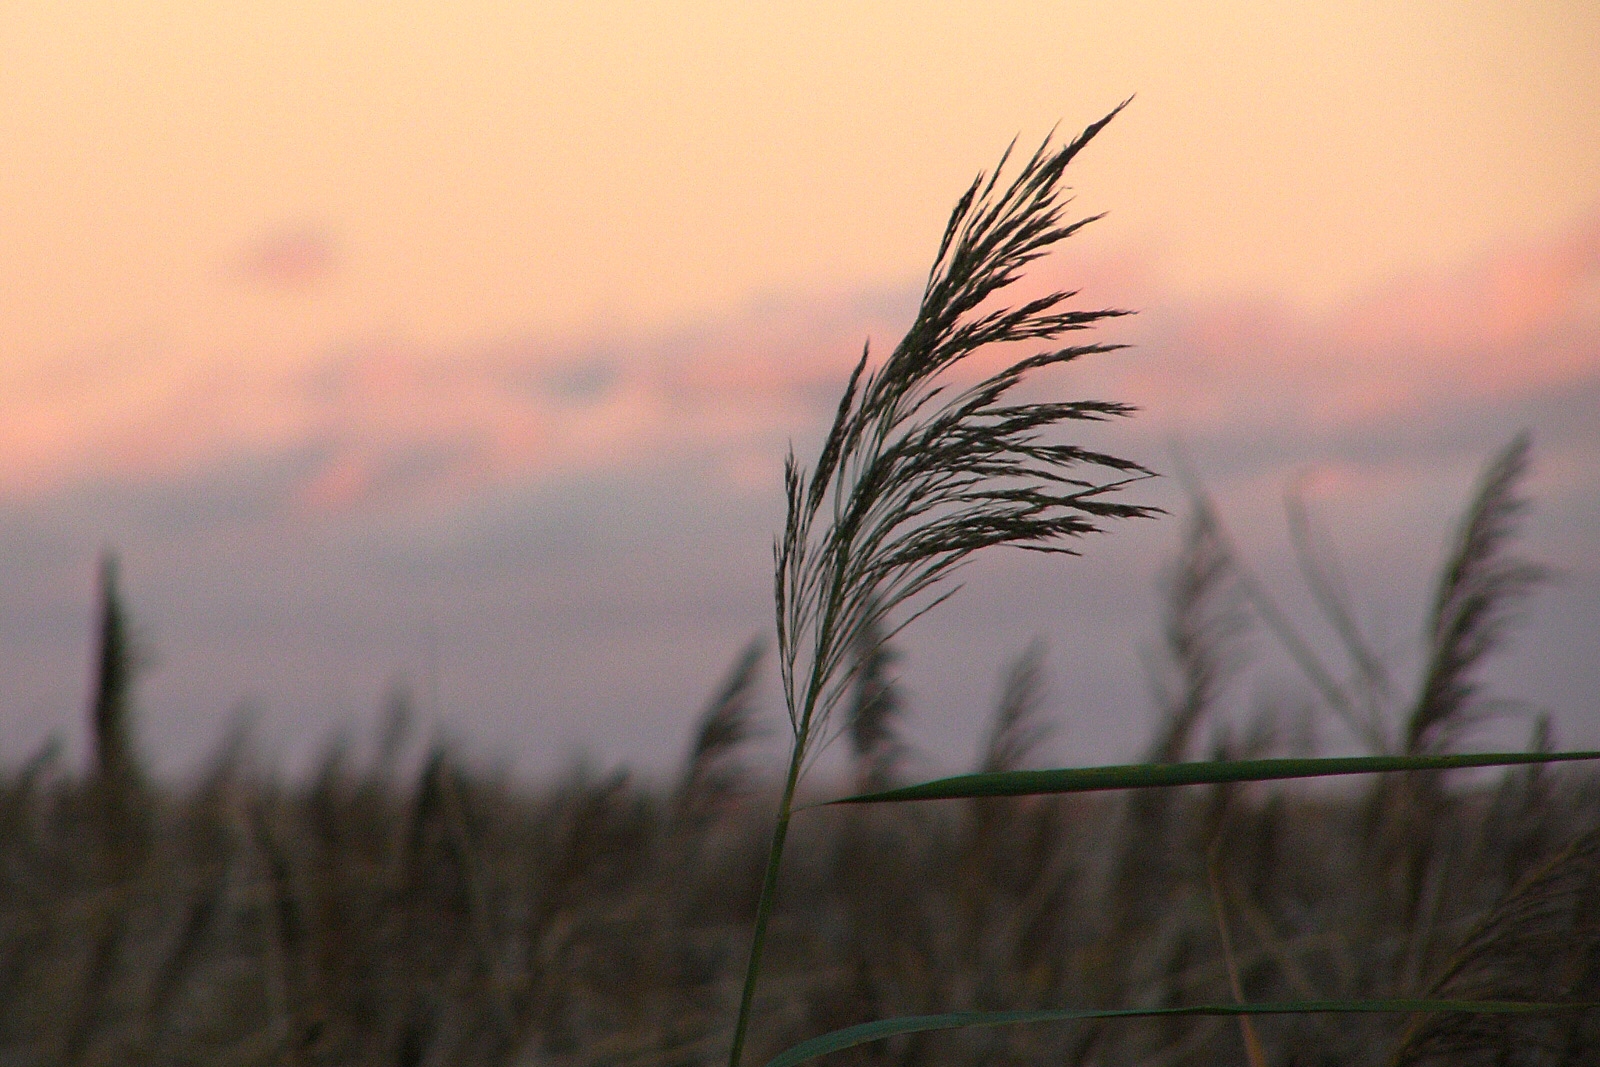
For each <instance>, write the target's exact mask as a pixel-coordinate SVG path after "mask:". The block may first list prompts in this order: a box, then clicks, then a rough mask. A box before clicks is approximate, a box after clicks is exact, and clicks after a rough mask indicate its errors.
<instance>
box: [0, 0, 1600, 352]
mask: <svg viewBox="0 0 1600 1067" xmlns="http://www.w3.org/2000/svg"><path fill="white" fill-rule="evenodd" d="M0 50H3V55H4V63H3V64H0V143H4V144H5V146H6V150H5V162H4V166H3V167H0V203H3V204H4V205H5V209H4V211H3V212H0V227H3V229H0V265H3V266H0V269H3V270H4V276H5V278H6V279H7V282H6V285H5V287H4V294H3V296H0V301H3V303H0V316H3V320H4V323H5V326H6V330H5V333H6V341H5V345H6V360H7V362H16V361H22V362H26V363H32V362H35V361H40V360H44V361H48V360H52V359H56V358H59V357H60V356H61V354H62V353H63V352H72V351H81V350H84V349H95V348H98V347H101V346H105V345H115V344H122V343H128V342H130V341H131V342H135V343H138V344H149V345H155V346H158V347H160V348H161V349H162V350H163V351H166V352H168V353H169V354H170V356H171V358H173V359H185V360H188V359H196V360H204V359H209V358H217V357H224V358H225V357H227V356H229V355H236V354H238V353H240V352H242V351H255V350H258V349H260V350H265V351H273V352H279V353H282V352H305V351H306V350H308V349H310V348H313V347H316V346H318V345H326V344H332V343H338V342H340V341H346V340H349V339H350V338H352V337H360V336H366V335H372V334H386V335H399V336H403V337H405V338H407V339H416V340H423V341H428V342H449V341H458V340H461V339H464V338H471V337H481V336H485V335H491V336H492V335H499V334H502V333H505V332H509V331H517V330H525V329H528V328H544V327H548V326H561V327H575V326H585V325H589V324H592V323H593V322H595V321H596V320H609V319H613V318H616V317H622V318H625V319H628V320H630V321H633V322H640V321H642V322H657V323H659V322H667V321H677V320H679V319H682V318H684V317H685V316H689V317H694V316H699V315H703V314H705V313H707V312H713V311H715V310H717V309H720V308H723V307H725V306H727V305H729V304H730V303H733V302H737V301H739V300H741V299H743V298H745V297H747V296H749V295H750V294H752V293H762V292H770V291H775V290H790V289H801V290H807V291H811V290H817V289H823V290H832V289H835V288H838V287H841V286H856V285H859V284H863V283H867V284H872V283H879V282H882V281H885V280H891V281H899V280H901V279H903V278H905V277H907V276H910V275H914V274H915V273H917V272H919V271H920V270H922V269H923V265H924V261H925V260H926V259H927V256H928V253H929V247H930V241H931V238H932V235H933V234H935V233H936V232H937V229H938V226H939V223H940V221H941V219H942V216H943V213H944V211H945V210H947V206H948V202H949V201H950V199H951V196H952V194H953V191H954V190H957V189H959V188H960V187H961V186H962V185H963V184H964V182H965V181H966V180H967V179H968V178H969V177H970V175H971V174H972V173H973V172H974V171H976V170H977V169H978V168H980V167H983V166H987V165H988V164H989V163H990V162H991V161H992V160H993V158H994V157H995V156H996V155H997V153H998V151H999V149H1000V147H1002V146H1003V144H1004V142H1005V141H1006V140H1007V139H1008V138H1009V137H1010V136H1011V135H1012V134H1014V133H1017V132H1019V131H1020V132H1021V133H1022V134H1023V136H1024V137H1025V138H1026V139H1028V140H1030V141H1031V140H1036V139H1037V138H1038V137H1040V136H1041V135H1042V133H1043V132H1044V131H1045V130H1046V129H1047V128H1048V127H1049V125H1050V124H1052V123H1053V122H1055V121H1056V120H1058V119H1060V120H1063V121H1064V122H1065V123H1066V124H1067V125H1069V126H1074V127H1078V126H1082V125H1084V124H1085V123H1086V122H1088V121H1090V120H1091V119H1093V118H1095V117H1098V115H1099V114H1101V113H1102V112H1104V111H1105V110H1107V109H1109V107H1111V106H1112V105H1113V104H1115V103H1116V102H1117V101H1119V100H1121V99H1122V98H1123V97H1125V96H1127V95H1129V94H1131V93H1138V94H1139V99H1138V103H1137V104H1136V106H1135V107H1133V108H1132V109H1131V110H1130V111H1129V112H1128V113H1127V114H1126V115H1125V116H1124V117H1123V118H1122V119H1121V120H1119V122H1118V124H1117V126H1116V128H1114V129H1113V130H1112V131H1111V135H1110V136H1109V137H1108V138H1107V143H1106V144H1104V145H1102V146H1100V147H1098V148H1097V150H1096V151H1095V152H1094V153H1092V156H1091V158H1087V159H1085V160H1084V162H1083V165H1082V166H1081V167H1080V168H1079V174H1078V186H1079V188H1080V189H1081V190H1082V194H1083V195H1082V201H1081V202H1082V204H1083V205H1084V207H1086V208H1089V209H1093V210H1104V209H1110V210H1112V211H1113V212H1114V213H1115V215H1114V217H1115V223H1114V230H1115V234H1114V235H1111V234H1107V235H1105V236H1103V237H1099V238H1097V239H1101V240H1112V239H1115V240H1117V241H1120V242H1132V243H1135V244H1141V245H1145V246H1149V247H1151V248H1152V249H1153V250H1154V252H1155V253H1156V255H1157V256H1158V258H1159V262H1160V264H1161V266H1162V268H1163V269H1164V270H1165V271H1166V272H1167V273H1168V274H1169V275H1170V278H1171V280H1172V282H1173V283H1174V284H1175V285H1176V286H1177V287H1178V288H1179V289H1180V290H1183V291H1193V292H1197V293H1198V292H1204V293H1216V292H1239V291H1248V292H1263V291H1266V292H1271V293H1276V294H1282V295H1283V296H1285V297H1287V298H1289V299H1292V300H1295V301H1299V302H1311V303H1313V304H1326V303H1327V302H1329V301H1330V300H1332V299H1334V298H1336V297H1337V296H1338V295H1340V294H1343V293H1348V292H1349V291H1351V290H1352V289H1355V288H1360V287H1362V286H1365V285H1368V284H1371V283H1372V282H1373V281H1374V280H1375V279H1378V278H1381V277H1384V276H1386V275H1389V274H1392V273H1394V272H1396V271H1408V270H1415V269H1419V268H1426V267H1429V266H1439V265H1442V264H1446V263H1450V262H1452V261H1454V260H1456V259H1458V258H1460V257H1462V256H1464V255H1467V254H1469V253H1471V252H1473V251H1476V250H1479V249H1481V248H1482V247H1484V246H1485V245H1486V244H1488V243H1490V242H1492V241H1495V240H1497V239H1501V238H1506V237H1518V236H1527V235H1529V234H1534V233H1540V232H1544V231H1548V230H1550V229H1552V228H1555V227H1559V226H1561V225H1564V224H1566V223H1567V222H1569V221H1570V220H1571V219H1572V218H1574V217H1575V216H1578V215H1581V214H1583V213H1584V212H1587V211H1590V210H1592V209H1594V208H1595V207H1596V206H1597V204H1600V177H1597V175H1600V64H1597V63H1595V62H1594V56H1595V55H1597V54H1600V8H1597V7H1596V6H1595V5H1593V4H1592V3H1588V2H1586V0H1571V2H1565V3H1536V2H1519V3H1475V4H1464V3H1456V2H1450V3H1445V2H1439V3H1411V4H1392V3H1348V2H1343V3H1319V4H1314V5H1299V4H1280V3H1269V2H1265V0H1262V2H1238V3H1231V4H1229V3H1222V4H1218V3H1170V2H1163V3H1159V4H1154V3H1116V4H1109V3H1108V4H1098V5H1087V4H1063V3H1060V2H1059V0H1056V2H1049V3H1022V2H1009V3H999V4H990V5H984V6H983V8H982V10H981V12H980V9H979V7H978V6H976V5H970V4H961V3H953V4H943V3H922V4H918V5H915V6H909V5H870V4H869V5H863V4H855V3H850V4H846V3H822V4H814V5H806V6H804V7H803V8H795V7H793V6H784V5H765V4H744V3H722V4H718V3H678V4H626V5H621V4H605V3H593V4H559V5H558V4H530V3H515V4H512V3H483V2H473V0H463V2H460V3H452V4H438V3H417V2H408V0H399V2H395V3H389V4H381V5H380V4H369V3H359V2H352V0H318V2H315V3H311V2H305V0H273V2H271V3H237V4H226V5H216V4H208V3H199V2H196V0H169V2H164V3H163V2H149V0H141V2H139V3H130V2H107V0H85V2H83V3H77V4H59V3H53V2H44V0H11V2H9V3H7V4H6V5H4V10H3V11H0ZM296 241H299V243H300V252H301V253H305V254H304V255H303V256H302V257H301V258H302V259H303V260H304V262H303V263H302V264H301V266H302V267H304V268H305V269H304V270H303V271H302V274H303V275H304V276H303V277H296V276H295V271H296V267H295V263H296V255H297V253H296V251H295V247H294V246H295V242H296ZM274 250H275V251H274ZM275 255H276V261H277V267H276V268H274V267H273V266H272V264H273V262H274V256H275Z"/></svg>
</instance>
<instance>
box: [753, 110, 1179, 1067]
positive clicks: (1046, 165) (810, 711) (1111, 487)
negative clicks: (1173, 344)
mask: <svg viewBox="0 0 1600 1067" xmlns="http://www.w3.org/2000/svg"><path fill="white" fill-rule="evenodd" d="M1126 103H1127V102H1126V101H1124V103H1123V104H1121V105H1119V106H1118V107H1117V108H1116V109H1115V110H1113V111H1112V112H1111V113H1110V114H1108V115H1106V116H1105V117H1104V118H1102V119H1100V120H1099V121H1098V122H1095V123H1094V124H1092V125H1090V126H1089V127H1088V128H1086V129H1085V130H1084V131H1083V132H1082V133H1081V134H1080V135H1079V136H1078V137H1076V138H1075V139H1073V140H1072V141H1071V142H1069V143H1067V144H1065V145H1059V146H1056V145H1053V144H1052V141H1053V135H1052V137H1051V138H1049V139H1047V140H1046V141H1045V142H1044V144H1043V145H1041V146H1040V148H1039V149H1038V151H1036V152H1035V153H1034V154H1033V156H1032V157H1031V158H1030V159H1028V161H1027V162H1026V163H1024V164H1023V165H1022V167H1021V169H1020V171H1019V172H1018V173H1017V174H1016V176H1015V177H1014V178H1012V179H1011V181H1010V182H1009V184H1006V185H1002V184H1001V175H1002V173H1003V172H1004V171H1005V169H1006V164H1007V162H1008V160H1009V159H1010V155H1011V149H1009V148H1008V149H1007V151H1006V153H1005V155H1003V156H1002V157H1001V160H1000V164H999V166H997V167H996V168H995V170H994V171H993V172H992V173H990V174H988V175H983V174H980V175H979V176H978V177H977V179H976V180H974V182H973V183H972V185H971V186H970V187H969V188H968V189H967V191H966V193H965V194H964V195H963V196H962V197H961V199H960V200H959V201H958V202H957V203H956V206H955V210H954V211H953V212H952V213H951V215H950V220H949V223H948V225H947V226H946V228H945V233H944V237H943V239H942V240H941V241H940V244H939V250H938V254H937V255H936V256H935V258H934V264H933V268H932V270H931V271H930V273H929V277H928V282H927V286H926V288H925V289H924V292H923V295H922V301H921V305H920V307H919V308H918V311H917V315H916V318H915V320H914V321H913V323H912V325H911V328H910V329H909V330H908V331H907V333H906V335H905V337H904V339H902V340H901V342H900V344H899V345H898V346H897V347H896V348H895V350H894V352H893V353H892V354H891V355H890V357H889V358H888V359H887V360H886V361H885V362H884V363H883V364H882V365H881V366H879V367H878V368H876V369H874V370H871V371H869V370H868V369H867V368H868V360H869V354H870V349H864V350H863V351H862V355H861V359H860V360H859V361H858V362H857V364H856V366H855V369H854V370H853V371H852V373H851V375H850V379H849V382H848V384H847V385H846V386H845V390H844V395H843V397H842V398H841V399H840V401H839V407H838V411H837V414H836V416H835V418H834V421H833V425H832V428H831V429H830V430H829V432H828V435H827V438H826V439H825V441H824V443H823V446H822V450H821V452H820V454H819V455H818V458H817V462H816V467H815V469H814V470H813V471H812V472H810V473H809V475H808V474H807V472H806V471H805V470H804V469H803V468H802V467H801V466H800V465H799V463H798V462H797V461H796V459H795V456H794V452H793V450H791V451H790V453H789V457H788V460H787V463H786V464H785V469H784V486H785V492H786V497H787V504H788V509H787V521H786V524H785V527H784V531H783V534H782V536H781V537H779V538H778V540H777V542H776V543H775V545H774V547H773V556H774V590H773V592H774V604H775V609H776V618H777V633H778V660H779V670H780V674H781V680H782V685H783V693H784V701H785V706H786V710H787V712H788V715H789V723H790V727H791V730H792V734H793V740H792V745H791V749H790V758H789V766H788V771H787V774H786V775H785V779H784V787H783V793H782V798H781V800H780V802H779V806H778V813H777V818H776V821H775V823H774V827H773V833H772V843H771V846H770V848H769V850H768V857H767V864H766V871H765V875H764V877H763V879H762V888H761V897H760V901H759V903H758V905H757V908H756V918H755V925H754V930H753V932H752V937H751V945H750V956H749V963H748V965H747V968H746V972H745V981H744V987H743V992H742V994H741V997H740V1004H739V1016H738V1021H737V1023H736V1026H735V1029H734V1037H733V1043H732V1047H731V1050H730V1052H729V1058H728V1062H729V1067H739V1061H740V1056H741V1054H742V1052H743V1048H744V1042H745V1037H746V1034H747V1031H748V1028H749V1023H750V1014H751V1008H752V1005H753V1002H754V997H755V987H756V980H757V976H758V974H759V972H760V967H761V954H762V949H763V946H764V944H765V942H766V936H767V926H768V923H769V921H770V919H771V916H772V909H773V904H774V900H775V897H776V893H777V887H778V873H779V869H780V866H781V863H782V858H783V850H784V843H785V841H786V839H787V836H788V831H789V821H790V818H791V816H792V814H793V812H794V797H795V789H796V786H797V785H798V783H799V780H800V776H801V774H802V772H803V771H804V769H805V767H806V765H807V761H808V760H809V758H810V757H811V756H813V755H814V754H815V753H816V752H818V751H820V750H821V748H822V747H823V746H824V745H825V744H826V742H827V741H828V740H829V739H830V738H831V733H832V731H833V730H834V724H833V723H832V721H831V720H832V719H833V713H834V711H835V710H836V709H837V707H838V705H839V704H840V702H841V701H842V700H843V699H844V698H845V697H846V695H847V694H848V691H849V687H850V684H851V682H852V681H853V679H854V675H855V673H856V672H857V671H858V670H859V665H860V663H861V662H863V661H864V659H866V658H867V657H864V656H862V654H861V653H862V651H863V646H864V644H869V643H870V644H875V645H881V643H882V642H883V641H886V640H888V639H890V638H892V637H893V636H894V635H895V634H897V633H898V632H899V630H900V629H901V628H903V627H904V626H906V625H907V624H908V623H909V622H910V621H912V620H913V619H915V618H917V617H918V616H920V615H921V614H922V613H923V612H926V611H928V610H930V609H931V608H932V607H934V606H935V605H937V604H939V603H941V602H943V601H944V600H945V599H947V598H948V597H949V596H951V595H952V594H953V592H954V589H944V590H939V589H937V586H938V585H939V584H940V583H941V582H942V581H943V580H944V579H945V578H946V577H948V576H949V575H950V573H951V572H952V571H953V570H955V569H956V568H957V567H959V566H961V565H962V564H963V563H965V562H966V561H967V560H968V559H969V558H970V557H971V556H972V555H973V554H974V553H975V552H977V551H978V550H980V549H983V548H988V547H991V546H996V545H1012V546H1015V547H1020V548H1026V549H1030V550H1033V551H1039V552H1050V553H1063V554H1069V555H1075V554H1076V553H1075V552H1074V550H1073V549H1072V548H1071V547H1070V545H1069V544H1068V543H1067V542H1069V541H1070V540H1071V539H1073V538H1076V537H1079V536H1081V535H1083V534H1087V533H1092V532H1095V531H1097V530H1098V529H1099V528H1100V527H1099V525H1098V524H1099V523H1100V522H1102V521H1103V520H1109V519H1119V518H1133V517H1140V516H1148V515H1153V514H1155V513H1157V511H1158V510H1159V509H1156V508H1151V507H1146V506H1141V505H1135V504H1126V503H1120V502H1116V501H1113V500H1110V499H1107V498H1108V497H1109V496H1111V495H1112V494H1114V493H1115V492H1116V491H1117V490H1119V489H1121V488H1122V487H1124V486H1125V485H1127V484H1129V483H1130V482H1133V481H1138V480H1141V479H1144V478H1148V477H1151V476H1152V474H1151V472H1150V471H1148V470H1147V469H1146V468H1145V467H1143V466H1142V465H1140V464H1138V463H1136V462H1133V461H1132V460H1127V459H1122V458H1119V457H1116V456H1111V455H1107V454H1104V453H1100V452H1094V451H1089V450H1087V449H1084V448H1081V447H1078V446H1076V445H1072V444H1066V443H1061V442H1059V441H1057V440H1055V439H1054V438H1053V436H1052V434H1051V431H1054V430H1057V429H1059V428H1060V427H1061V426H1062V425H1063V424H1065V423H1068V422H1073V421H1089V422H1093V421H1102V420H1105V419H1109V418H1113V417H1116V416H1121V415H1127V414H1130V413H1131V412H1132V411H1133V410H1134V409H1133V408H1132V407H1130V406H1129V405H1126V404H1121V403H1116V402H1111V401H1099V400H1082V401H1068V402H1061V401H1056V402H1038V403H1031V402H1016V401H1014V400H1011V399H1010V397H1011V394H1012V391H1013V390H1014V389H1015V388H1016V387H1017V386H1018V385H1020V384H1021V383H1022V382H1023V381H1024V379H1026V378H1028V377H1029V376H1031V375H1032V374H1033V372H1035V371H1039V370H1043V369H1045V368H1047V367H1052V366H1056V365H1059V364H1064V363H1068V362H1071V361H1072V360H1075V359H1077V358H1079V357H1080V356H1085V355H1090V354H1095V353H1101V352H1110V351H1114V350H1116V349H1118V348H1121V347H1123V346H1122V345H1117V344H1085V345H1072V346H1065V347H1057V348H1050V349H1047V350H1046V351H1042V352H1037V353H1035V354H1033V355H1030V356H1027V357H1024V358H1022V359H1019V360H1016V361H1015V362H1011V363H1010V364H1009V365H1007V366H1006V367H1005V368H1004V369H1003V370H1000V371H998V372H996V373H994V374H991V375H989V376H988V377H985V378H983V379H982V380H980V381H979V382H978V383H977V384H975V385H969V386H962V385H960V384H959V383H957V382H953V381H951V380H950V375H949V373H948V372H950V371H951V370H952V369H953V368H955V367H956V366H957V365H958V364H960V363H961V362H962V361H963V360H966V359H968V358H969V357H971V356H973V355H975V354H976V353H978V352H979V351H981V350H985V349H989V348H991V347H994V346H1000V345H1007V344H1012V343H1016V342H1050V341H1053V340H1055V339H1057V338H1059V337H1061V336H1063V335H1064V334H1067V333H1070V332H1072V331H1076V330H1082V329H1086V328H1089V327H1091V326H1093V325H1094V324H1096V323H1098V322H1100V321H1102V320H1104V319H1108V318H1114V317H1117V316H1120V315H1124V314H1127V312H1125V311H1121V310H1114V309H1102V310H1091V311H1076V310H1068V309H1066V308H1065V306H1064V305H1065V304H1066V302H1067V301H1069V300H1070V299H1071V298H1072V297H1073V296H1075V295H1076V293H1075V292H1068V291H1056V292H1052V293H1050V294H1048V295H1046V296H1042V297H1038V298H1035V299H1032V300H1029V301H1026V302H1024V303H1022V304H1021V305H1019V306H1016V307H1007V306H999V307H995V306H993V298H994V297H995V296H996V295H997V294H998V293H999V292H1000V291H1001V290H1002V289H1005V288H1006V287H1007V286H1009V285H1011V284H1012V283H1013V282H1015V281H1016V280H1017V279H1018V278H1019V277H1020V276H1021V272H1022V270H1023V268H1024V267H1026V266H1027V265H1028V264H1029V263H1031V262H1033V261H1034V260H1036V259H1039V258H1040V257H1042V256H1044V255H1045V254H1046V253H1047V252H1048V251H1049V250H1050V249H1051V248H1052V247H1053V246H1055V245H1056V244H1057V243H1058V242H1060V241H1062V240H1065V239H1066V238H1067V237H1070V236H1071V235H1072V234H1074V233H1076V232H1077V231H1078V230H1079V229H1081V228H1082V227H1083V226H1085V225H1087V224H1088V223H1090V222H1093V221H1095V219H1097V218H1099V217H1100V216H1092V217H1089V218H1084V219H1079V220H1077V221H1072V222H1064V221H1063V220H1062V214H1063V211H1064V208H1065V203H1066V201H1065V198H1064V197H1063V195H1062V194H1063V191H1064V190H1063V186H1062V185H1061V178H1062V175H1063V173H1064V171H1065V170H1066V167H1067V165H1068V164H1069V163H1071V162H1072V160H1073V159H1074V158H1075V157H1076V156H1077V154H1078V153H1079V152H1080V151H1081V150H1082V149H1083V147H1084V146H1085V145H1087V144H1088V143H1089V141H1090V140H1092V139H1093V138H1094V136H1095V135H1096V134H1098V133H1099V132H1100V130H1102V129H1103V128H1104V127H1105V126H1106V124H1107V123H1109V122H1110V121H1111V119H1112V118H1114V117H1115V116H1116V114H1117V113H1118V112H1119V111H1121V110H1122V107H1124V106H1126ZM1013 147H1014V146H1013ZM1085 467H1087V468H1098V469H1099V470H1101V471H1108V472H1111V474H1110V475H1109V476H1107V477H1104V478H1101V479H1095V478H1086V477H1083V476H1082V474H1081V473H1080V470H1081V468H1085ZM902 610H904V613H905V614H904V617H903V618H900V620H899V621H898V622H897V623H895V624H892V625H891V624H890V623H889V619H890V617H891V616H892V615H894V616H898V615H899V613H900V612H901V611H902Z"/></svg>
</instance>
